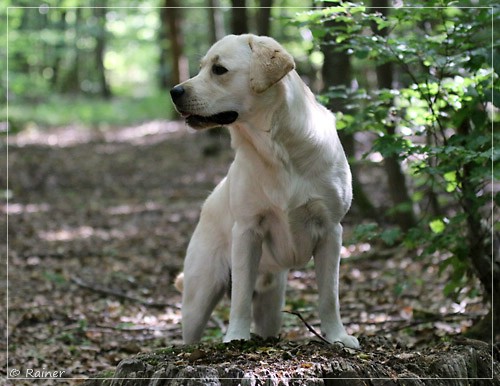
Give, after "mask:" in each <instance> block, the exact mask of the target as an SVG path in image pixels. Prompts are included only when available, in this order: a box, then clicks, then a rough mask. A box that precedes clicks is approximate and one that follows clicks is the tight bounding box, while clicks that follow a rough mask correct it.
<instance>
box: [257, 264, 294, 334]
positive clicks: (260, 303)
mask: <svg viewBox="0 0 500 386" xmlns="http://www.w3.org/2000/svg"><path fill="white" fill-rule="evenodd" d="M287 274H288V271H283V272H280V273H277V274H270V273H269V274H261V275H259V277H258V278H257V284H256V286H255V293H254V295H253V307H252V312H253V320H254V323H255V333H256V334H257V335H259V336H261V337H263V338H267V337H271V336H277V335H278V333H279V331H280V328H281V320H282V309H283V306H284V304H285V290H286V280H287Z"/></svg>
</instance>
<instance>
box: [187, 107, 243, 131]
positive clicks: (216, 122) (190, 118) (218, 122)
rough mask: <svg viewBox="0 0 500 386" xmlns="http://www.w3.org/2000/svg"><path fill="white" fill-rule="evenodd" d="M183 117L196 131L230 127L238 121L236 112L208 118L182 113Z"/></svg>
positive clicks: (226, 112) (227, 112)
mask: <svg viewBox="0 0 500 386" xmlns="http://www.w3.org/2000/svg"><path fill="white" fill-rule="evenodd" d="M181 115H182V116H183V117H185V119H186V123H187V124H188V125H189V126H191V127H192V128H194V129H202V128H208V127H214V126H224V125H229V124H231V123H233V122H234V121H236V119H238V113H237V112H236V111H224V112H222V113H218V114H214V115H210V116H207V117H205V116H202V115H196V114H189V113H185V112H181Z"/></svg>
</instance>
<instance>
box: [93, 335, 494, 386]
mask: <svg viewBox="0 0 500 386" xmlns="http://www.w3.org/2000/svg"><path fill="white" fill-rule="evenodd" d="M372 339H373V342H371V343H367V342H365V344H368V345H369V346H370V347H373V350H371V349H370V350H371V351H370V350H368V351H360V352H358V351H354V350H348V349H343V348H341V347H340V346H333V345H325V344H321V343H320V342H274V343H271V344H270V343H266V342H261V343H260V344H259V345H256V346H255V345H254V346H253V347H251V343H250V344H249V343H248V342H231V343H229V344H213V345H202V344H200V345H196V346H170V347H167V348H165V349H163V350H158V351H156V352H152V353H148V354H140V355H138V356H136V357H133V358H129V359H124V360H122V361H121V362H120V363H119V364H118V367H117V368H116V370H115V371H114V372H113V373H112V375H111V376H110V375H109V372H108V375H107V377H108V378H107V379H102V378H101V379H97V378H96V379H89V380H87V381H86V382H84V383H83V385H84V386H124V385H137V386H153V385H154V386H159V385H227V386H230V385H235V386H236V385H297V386H298V385H462V384H463V385H486V384H488V385H500V378H499V374H500V363H499V362H498V360H497V359H494V358H492V355H491V353H492V348H491V346H489V345H488V344H486V343H483V342H479V341H474V340H462V343H461V344H458V345H447V346H441V347H437V348H433V349H428V350H427V351H417V352H411V351H408V352H402V351H397V352H395V351H394V349H392V348H387V349H386V348H381V347H380V339H379V338H375V337H374V338H372ZM382 339H383V338H382ZM386 343H387V342H386ZM377 347H378V348H377ZM388 347H389V346H388ZM390 347H392V345H390ZM496 355H498V352H497V354H496ZM98 377H99V376H98ZM409 378H411V379H409ZM444 378H448V380H444ZM480 378H483V379H484V380H483V381H481V380H479V379H480ZM454 379H455V381H454Z"/></svg>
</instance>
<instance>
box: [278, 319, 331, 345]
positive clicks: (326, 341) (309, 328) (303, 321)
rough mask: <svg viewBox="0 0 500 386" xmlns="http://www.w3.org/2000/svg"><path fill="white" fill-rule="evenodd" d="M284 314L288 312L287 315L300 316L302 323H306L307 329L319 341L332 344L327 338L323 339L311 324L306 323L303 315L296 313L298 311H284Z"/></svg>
mask: <svg viewBox="0 0 500 386" xmlns="http://www.w3.org/2000/svg"><path fill="white" fill-rule="evenodd" d="M283 312H286V313H287V314H292V315H295V316H298V317H299V319H300V320H301V321H302V323H304V325H305V326H306V327H307V329H308V330H309V331H310V332H312V333H313V334H314V335H316V336H317V337H318V338H319V339H321V340H322V341H323V342H325V343H327V344H332V343H331V342H329V341H328V340H326V339H325V338H323V337H322V336H321V334H319V333H318V332H317V331H316V330H315V329H314V328H313V327H312V326H311V325H310V324H309V323H307V322H306V321H305V319H304V318H303V317H302V315H301V314H300V313H299V312H296V311H283Z"/></svg>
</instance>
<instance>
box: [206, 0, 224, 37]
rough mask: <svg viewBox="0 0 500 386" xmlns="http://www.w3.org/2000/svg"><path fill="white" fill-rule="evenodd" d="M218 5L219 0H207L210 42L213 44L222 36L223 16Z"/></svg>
mask: <svg viewBox="0 0 500 386" xmlns="http://www.w3.org/2000/svg"><path fill="white" fill-rule="evenodd" d="M219 7H220V1H219V0H208V12H209V15H208V21H209V26H210V44H214V43H215V42H216V41H218V40H220V39H222V38H223V37H224V17H223V15H222V11H221V10H220V8H219Z"/></svg>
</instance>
